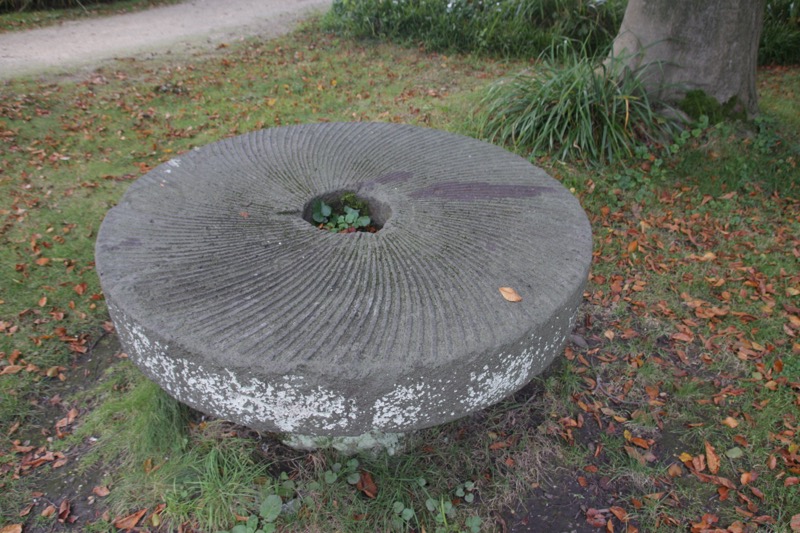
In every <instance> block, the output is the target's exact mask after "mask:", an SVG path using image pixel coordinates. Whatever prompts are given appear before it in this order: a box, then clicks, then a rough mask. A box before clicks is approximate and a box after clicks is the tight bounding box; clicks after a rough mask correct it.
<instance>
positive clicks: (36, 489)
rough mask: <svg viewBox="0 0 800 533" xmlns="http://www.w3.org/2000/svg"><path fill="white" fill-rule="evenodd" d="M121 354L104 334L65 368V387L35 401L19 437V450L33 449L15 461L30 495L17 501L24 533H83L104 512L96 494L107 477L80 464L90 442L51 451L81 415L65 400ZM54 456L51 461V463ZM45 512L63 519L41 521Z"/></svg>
mask: <svg viewBox="0 0 800 533" xmlns="http://www.w3.org/2000/svg"><path fill="white" fill-rule="evenodd" d="M119 352H120V346H119V341H118V340H117V337H116V336H115V335H105V336H103V337H101V338H100V340H99V341H98V342H96V343H95V345H94V346H93V348H92V349H91V350H90V351H89V352H88V353H87V354H85V355H83V356H81V357H79V358H78V359H77V360H76V361H75V363H74V365H73V366H72V367H71V368H70V372H69V373H70V377H69V378H68V379H67V380H66V381H64V382H54V384H53V385H52V386H51V387H49V388H48V389H47V395H46V396H43V397H41V398H38V399H37V403H38V404H39V406H40V410H39V412H38V413H37V416H36V420H35V421H33V422H28V423H27V424H25V425H24V426H23V427H22V428H21V431H20V433H19V434H18V435H15V436H14V437H15V438H16V439H18V440H19V442H20V446H23V447H30V448H32V449H31V450H30V451H29V452H27V453H24V454H23V455H22V456H21V457H20V461H19V463H18V468H20V470H18V475H20V477H21V478H22V487H20V488H24V487H27V488H28V489H29V490H30V492H31V493H32V498H31V499H30V500H29V501H22V502H20V514H21V515H24V516H22V518H23V519H24V521H25V522H26V525H25V531H26V532H39V531H41V532H44V531H59V530H62V529H66V528H69V529H73V530H82V528H84V527H85V526H86V525H87V524H89V523H92V522H95V521H97V520H98V519H99V518H100V517H101V515H102V514H103V512H104V511H105V507H104V506H103V504H102V499H101V497H100V496H98V494H96V493H95V492H93V490H94V489H95V487H100V486H101V484H102V480H103V478H104V477H106V476H107V475H108V473H107V472H102V471H100V470H99V469H97V468H83V465H82V464H81V459H82V458H83V457H84V455H85V454H86V453H87V452H88V451H89V450H91V448H92V443H91V442H82V443H80V444H79V445H77V446H73V447H71V448H67V449H64V450H61V451H58V452H53V449H55V448H56V447H55V446H52V443H53V442H54V440H56V439H57V438H58V433H59V432H61V431H63V432H65V433H66V432H69V431H71V426H72V424H73V423H74V422H76V421H78V420H79V419H80V416H81V415H82V413H81V409H80V408H79V406H76V405H75V404H73V403H72V401H71V400H70V399H72V398H74V397H75V396H76V395H78V394H80V393H81V392H83V391H85V390H87V389H88V388H90V387H91V386H93V385H95V384H96V383H97V381H98V380H100V379H102V378H103V376H104V374H105V371H106V369H108V368H109V366H111V365H113V364H115V363H116V362H117V361H119V359H118V358H117V357H116V356H117V354H119ZM50 457H53V459H50ZM42 513H44V514H45V515H46V516H50V515H49V514H48V513H52V514H54V515H59V516H60V515H63V518H62V519H59V520H54V519H52V518H50V519H48V520H46V521H42V520H41V518H40V517H41V516H42Z"/></svg>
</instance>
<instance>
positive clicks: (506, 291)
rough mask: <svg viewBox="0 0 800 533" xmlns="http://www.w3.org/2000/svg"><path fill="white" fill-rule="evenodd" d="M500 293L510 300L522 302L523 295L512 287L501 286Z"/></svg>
mask: <svg viewBox="0 0 800 533" xmlns="http://www.w3.org/2000/svg"><path fill="white" fill-rule="evenodd" d="M500 294H502V295H503V298H505V299H506V300H508V301H509V302H521V301H522V296H520V295H519V293H518V292H517V291H515V290H514V289H512V288H511V287H500Z"/></svg>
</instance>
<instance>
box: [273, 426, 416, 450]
mask: <svg viewBox="0 0 800 533" xmlns="http://www.w3.org/2000/svg"><path fill="white" fill-rule="evenodd" d="M404 440H405V434H404V433H383V432H381V431H371V432H369V433H364V434H363V435H359V436H357V437H312V436H309V435H294V434H284V435H283V436H282V437H281V442H283V443H284V444H285V445H287V446H289V447H291V448H295V449H297V450H317V449H320V448H333V449H334V450H338V451H340V452H342V453H344V454H346V455H355V454H357V453H361V452H379V451H382V450H383V451H386V453H387V454H389V455H394V454H396V453H397V452H402V451H403V448H404V446H405V443H404V442H403V441H404Z"/></svg>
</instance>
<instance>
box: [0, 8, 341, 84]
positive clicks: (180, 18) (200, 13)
mask: <svg viewBox="0 0 800 533" xmlns="http://www.w3.org/2000/svg"><path fill="white" fill-rule="evenodd" d="M330 4H331V0H187V1H186V2H182V3H180V4H175V5H171V6H164V7H158V8H153V9H149V10H146V11H141V12H138V13H130V14H125V15H114V16H109V17H101V18H92V19H87V20H80V21H70V22H64V23H62V24H59V25H57V26H51V27H47V28H42V29H36V30H26V31H18V32H9V33H3V34H0V80H3V79H10V78H14V77H18V76H36V75H44V74H68V73H73V72H76V71H79V70H81V69H85V68H92V67H95V66H97V65H99V64H102V63H104V62H107V61H111V60H113V59H119V58H123V57H145V58H146V57H153V56H156V55H162V54H182V53H189V52H193V51H198V50H203V49H210V48H213V47H214V46H217V45H218V44H220V43H223V42H232V41H235V40H238V39H242V38H245V37H251V36H263V37H265V38H271V37H276V36H278V35H281V34H284V33H287V32H288V31H290V30H291V29H292V28H293V27H294V25H295V23H296V22H297V21H299V20H300V19H302V18H303V17H304V16H306V15H308V14H310V13H312V12H314V11H324V10H325V9H327V8H328V7H330Z"/></svg>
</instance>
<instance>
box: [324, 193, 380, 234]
mask: <svg viewBox="0 0 800 533" xmlns="http://www.w3.org/2000/svg"><path fill="white" fill-rule="evenodd" d="M362 213H363V214H362ZM311 219H312V220H313V221H314V222H315V223H317V224H319V227H320V228H324V229H326V230H329V231H332V232H334V233H353V232H355V231H370V230H372V231H375V229H376V228H374V227H372V219H370V217H369V210H368V207H367V204H366V203H365V202H363V201H361V200H359V199H358V198H357V197H356V196H355V194H353V193H344V194H342V195H341V197H340V199H339V201H337V202H336V203H334V205H333V206H331V205H329V204H327V203H326V202H324V201H323V200H316V201H315V202H314V204H313V206H312V210H311Z"/></svg>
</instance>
